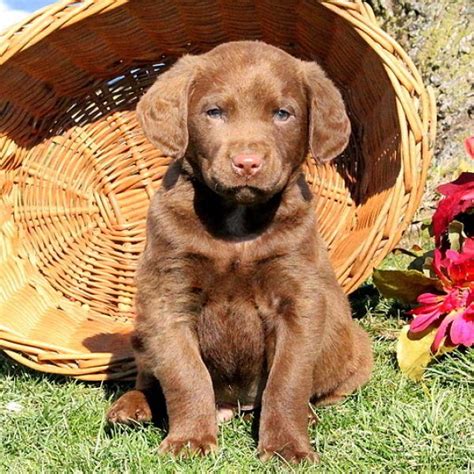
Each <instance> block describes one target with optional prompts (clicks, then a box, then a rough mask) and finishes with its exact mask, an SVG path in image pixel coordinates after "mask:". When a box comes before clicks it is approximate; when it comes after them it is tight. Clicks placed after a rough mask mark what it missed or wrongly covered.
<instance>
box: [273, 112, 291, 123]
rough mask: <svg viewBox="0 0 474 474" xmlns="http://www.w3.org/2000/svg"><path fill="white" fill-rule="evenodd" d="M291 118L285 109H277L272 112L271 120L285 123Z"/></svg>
mask: <svg viewBox="0 0 474 474" xmlns="http://www.w3.org/2000/svg"><path fill="white" fill-rule="evenodd" d="M290 117H291V114H290V112H288V110H285V109H278V110H275V112H273V118H274V119H275V120H277V121H278V122H286V121H287V120H288V119H289V118H290Z"/></svg>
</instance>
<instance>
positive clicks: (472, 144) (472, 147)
mask: <svg viewBox="0 0 474 474" xmlns="http://www.w3.org/2000/svg"><path fill="white" fill-rule="evenodd" d="M464 148H465V149H466V151H467V154H468V155H469V156H470V157H471V158H472V159H474V135H473V136H472V137H469V138H466V139H465V140H464Z"/></svg>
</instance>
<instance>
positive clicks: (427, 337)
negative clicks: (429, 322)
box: [397, 324, 436, 380]
mask: <svg viewBox="0 0 474 474" xmlns="http://www.w3.org/2000/svg"><path fill="white" fill-rule="evenodd" d="M409 329H410V326H409V325H408V324H407V325H406V326H403V328H402V330H401V332H400V336H399V337H398V342H397V360H398V365H399V366H400V369H401V371H402V372H403V373H404V374H405V375H407V376H408V377H409V378H411V379H412V380H420V379H421V378H422V377H423V372H424V371H425V369H426V366H427V365H428V364H429V362H430V361H431V359H432V358H433V357H434V356H433V354H432V353H431V344H432V343H433V340H434V337H435V333H436V328H434V329H431V330H430V331H428V332H426V331H425V332H423V333H419V334H415V335H413V334H408V330H409Z"/></svg>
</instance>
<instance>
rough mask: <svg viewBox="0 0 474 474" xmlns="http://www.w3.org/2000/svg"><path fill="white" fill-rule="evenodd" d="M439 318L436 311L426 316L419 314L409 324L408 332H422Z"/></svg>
mask: <svg viewBox="0 0 474 474" xmlns="http://www.w3.org/2000/svg"><path fill="white" fill-rule="evenodd" d="M440 316H441V313H440V312H439V311H438V310H435V311H432V312H430V313H427V314H420V315H419V316H416V317H415V319H413V320H412V322H411V323H410V331H413V332H420V331H424V330H425V329H426V328H427V327H428V326H430V325H431V324H433V323H434V322H435V321H437V320H438V319H439V318H440Z"/></svg>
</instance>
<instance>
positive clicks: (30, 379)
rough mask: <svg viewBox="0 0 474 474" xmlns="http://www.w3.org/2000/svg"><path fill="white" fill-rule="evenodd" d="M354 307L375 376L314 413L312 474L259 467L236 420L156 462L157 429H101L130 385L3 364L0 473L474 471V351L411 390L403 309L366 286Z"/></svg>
mask: <svg viewBox="0 0 474 474" xmlns="http://www.w3.org/2000/svg"><path fill="white" fill-rule="evenodd" d="M356 303H357V304H356V305H355V306H356V308H355V309H356V314H357V315H358V316H359V317H361V323H362V324H363V325H364V327H365V328H366V329H367V330H368V331H369V332H370V333H371V335H372V336H373V340H374V349H375V357H376V364H375V372H374V376H373V378H372V380H371V382H370V383H369V384H368V385H367V386H366V387H365V388H364V389H363V390H361V391H360V392H359V393H356V394H354V395H353V396H352V397H350V398H349V399H348V400H346V401H345V402H344V403H343V404H342V405H339V406H334V407H327V408H321V409H317V414H318V416H319V418H320V423H319V424H318V426H316V427H314V428H311V431H310V434H311V440H312V442H313V444H314V447H315V449H316V450H317V451H318V452H319V453H320V455H321V463H320V465H319V466H299V467H296V468H295V467H293V466H289V465H287V464H285V463H283V462H282V461H279V460H272V461H270V462H269V463H267V464H262V463H260V462H259V461H258V460H257V458H256V455H255V451H256V450H255V441H254V439H253V438H252V435H251V431H252V430H251V425H252V421H251V420H244V419H242V418H236V419H234V420H232V421H231V422H229V423H228V424H226V425H224V426H223V427H221V429H220V435H219V443H220V446H219V451H218V453H217V454H216V455H214V456H211V457H208V458H205V459H200V458H193V459H188V460H183V459H173V458H171V457H159V456H158V455H157V452H156V448H157V446H158V444H159V442H160V440H161V439H162V436H163V433H162V432H161V431H160V430H159V429H157V428H155V427H153V426H150V425H148V426H139V427H136V428H112V429H110V428H108V427H107V426H106V424H105V421H104V413H105V411H106V410H107V407H108V406H109V405H110V403H111V401H112V400H113V399H115V398H116V397H117V396H118V395H119V394H120V393H121V392H122V391H124V390H126V389H127V388H128V387H129V386H127V385H125V384H122V385H119V384H108V385H107V384H104V385H99V384H86V383H82V382H78V381H75V380H72V379H63V378H59V377H54V376H48V375H43V374H40V373H36V372H33V371H30V370H28V369H25V368H23V367H21V366H18V365H16V364H14V363H12V362H11V361H10V360H8V359H7V358H6V357H3V356H0V472H1V473H3V472H14V473H15V474H16V473H23V472H25V473H26V472H28V473H29V472H48V473H49V472H53V473H55V472H58V473H69V472H71V473H72V472H75V473H76V472H100V473H107V472H121V473H122V472H132V473H140V472H191V473H194V472H195V473H205V472H224V473H241V472H244V473H246V472H341V473H346V472H362V473H365V472H437V473H438V472H445V473H454V472H456V473H457V472H473V470H474V462H473V459H474V452H473V446H474V444H473V443H474V431H473V423H472V415H473V402H474V399H473V384H474V351H470V352H466V353H455V354H454V355H452V356H449V357H446V358H445V359H443V360H441V361H440V362H439V363H437V364H435V365H433V366H432V367H431V368H430V369H429V370H428V372H427V374H426V378H425V380H424V382H423V383H421V384H417V383H413V382H411V381H409V380H407V379H406V378H404V377H403V376H402V375H401V374H400V372H399V370H398V369H397V366H396V361H395V356H394V345H395V338H396V334H397V331H398V330H399V328H400V326H401V325H402V324H403V308H401V307H399V306H397V305H394V304H391V303H390V302H388V301H386V300H378V298H377V297H376V294H375V293H374V291H373V290H372V289H371V287H365V288H363V289H362V290H360V291H359V292H358V295H357V298H356ZM12 402H13V403H16V404H17V405H13V408H15V407H17V409H18V411H16V410H15V409H12Z"/></svg>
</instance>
